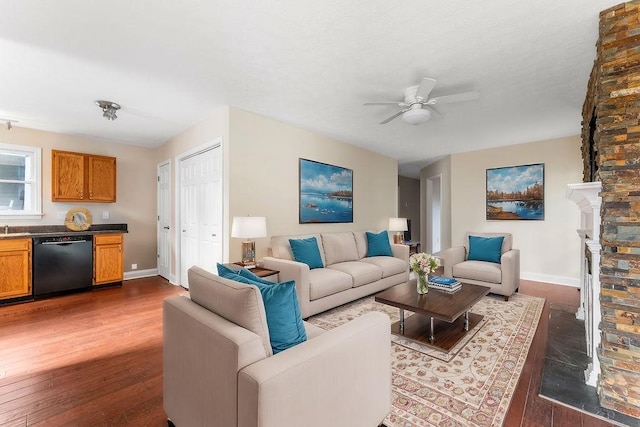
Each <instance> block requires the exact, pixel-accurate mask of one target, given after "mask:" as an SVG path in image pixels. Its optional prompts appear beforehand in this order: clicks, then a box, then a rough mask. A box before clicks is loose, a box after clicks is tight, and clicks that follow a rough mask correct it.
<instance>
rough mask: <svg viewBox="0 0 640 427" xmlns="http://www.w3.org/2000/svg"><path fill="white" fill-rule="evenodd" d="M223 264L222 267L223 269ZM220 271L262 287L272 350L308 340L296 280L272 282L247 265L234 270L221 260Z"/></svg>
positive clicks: (277, 351) (220, 274) (279, 349)
mask: <svg viewBox="0 0 640 427" xmlns="http://www.w3.org/2000/svg"><path fill="white" fill-rule="evenodd" d="M221 266H222V269H220V267H221ZM238 273H239V274H238ZM223 274H225V275H223ZM218 275H219V276H220V277H224V278H226V279H230V280H235V281H236V282H240V283H245V284H247V285H254V286H256V287H257V288H258V290H260V294H261V295H262V302H263V304H264V311H265V314H266V316H267V327H268V328H269V341H270V342H271V348H272V349H273V354H276V353H279V352H281V351H282V350H286V349H288V348H289V347H293V346H294V345H296V344H300V343H301V342H304V341H306V340H307V332H306V331H305V329H304V323H303V322H302V315H301V314H300V305H299V303H298V294H297V293H296V282H295V281H293V280H290V281H288V282H282V283H274V282H269V281H266V280H264V279H261V278H260V277H258V276H256V275H255V274H253V273H251V272H250V271H249V270H247V269H244V268H243V269H241V270H232V269H230V268H228V267H225V266H223V265H221V264H218ZM247 276H253V277H256V278H257V279H258V280H252V279H250V278H249V277H247Z"/></svg>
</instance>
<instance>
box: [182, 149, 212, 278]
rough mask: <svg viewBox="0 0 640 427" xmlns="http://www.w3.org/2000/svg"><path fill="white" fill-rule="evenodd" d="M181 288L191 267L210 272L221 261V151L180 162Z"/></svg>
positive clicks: (201, 154) (194, 156) (209, 151)
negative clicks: (195, 266) (194, 266)
mask: <svg viewBox="0 0 640 427" xmlns="http://www.w3.org/2000/svg"><path fill="white" fill-rule="evenodd" d="M179 170H180V195H179V196H180V213H179V215H180V285H182V286H184V287H185V288H186V287H188V280H187V270H188V269H189V268H190V267H192V266H193V265H197V266H199V267H202V268H204V269H205V270H209V271H211V272H215V271H216V263H217V262H222V150H221V148H220V147H219V146H218V147H215V148H211V149H208V150H206V151H203V152H200V153H197V154H195V155H193V156H190V157H187V158H184V159H181V160H180V168H179Z"/></svg>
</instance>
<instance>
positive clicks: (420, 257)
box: [409, 252, 440, 275]
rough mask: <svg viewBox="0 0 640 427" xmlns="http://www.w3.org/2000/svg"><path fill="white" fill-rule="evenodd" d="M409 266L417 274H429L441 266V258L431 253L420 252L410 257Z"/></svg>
mask: <svg viewBox="0 0 640 427" xmlns="http://www.w3.org/2000/svg"><path fill="white" fill-rule="evenodd" d="M409 266H410V267H411V270H413V271H414V272H415V273H416V274H424V275H427V274H429V273H433V272H434V271H436V269H437V268H438V267H440V260H439V259H438V258H436V257H434V256H433V255H431V254H426V253H424V252H420V253H416V254H413V255H411V256H410V257H409Z"/></svg>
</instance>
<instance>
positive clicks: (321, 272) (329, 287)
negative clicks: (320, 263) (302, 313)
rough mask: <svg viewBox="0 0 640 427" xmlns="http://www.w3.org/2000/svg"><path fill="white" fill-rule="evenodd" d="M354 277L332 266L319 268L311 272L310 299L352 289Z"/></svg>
mask: <svg viewBox="0 0 640 427" xmlns="http://www.w3.org/2000/svg"><path fill="white" fill-rule="evenodd" d="M352 284H353V279H352V277H351V276H350V275H348V274H347V273H343V272H342V271H338V270H333V269H330V268H318V269H315V270H311V271H310V272H309V300H310V301H313V300H316V299H318V298H323V297H326V296H329V295H333V294H336V293H338V292H341V291H344V290H346V289H350V288H351V287H352Z"/></svg>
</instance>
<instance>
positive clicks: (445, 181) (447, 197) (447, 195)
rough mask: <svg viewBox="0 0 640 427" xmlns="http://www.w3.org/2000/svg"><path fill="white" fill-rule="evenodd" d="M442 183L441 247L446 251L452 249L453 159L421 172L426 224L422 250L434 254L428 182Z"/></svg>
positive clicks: (423, 216)
mask: <svg viewBox="0 0 640 427" xmlns="http://www.w3.org/2000/svg"><path fill="white" fill-rule="evenodd" d="M430 179H439V181H440V188H441V190H442V191H441V192H440V247H441V248H442V249H443V250H444V249H447V248H450V247H451V157H450V156H447V157H445V158H443V159H440V160H438V161H436V162H435V163H432V164H430V165H429V166H427V167H425V168H423V169H422V170H421V171H420V194H421V197H420V199H421V201H422V203H421V206H420V222H421V223H422V224H424V226H423V227H421V229H420V241H421V242H422V244H421V249H422V251H425V252H432V249H431V247H430V246H429V243H428V241H429V240H430V239H432V236H430V235H429V234H430V230H429V229H428V227H427V225H428V224H430V223H431V221H432V218H431V211H432V209H431V205H430V201H429V197H428V194H427V187H428V185H427V184H428V181H429V180H430Z"/></svg>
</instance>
